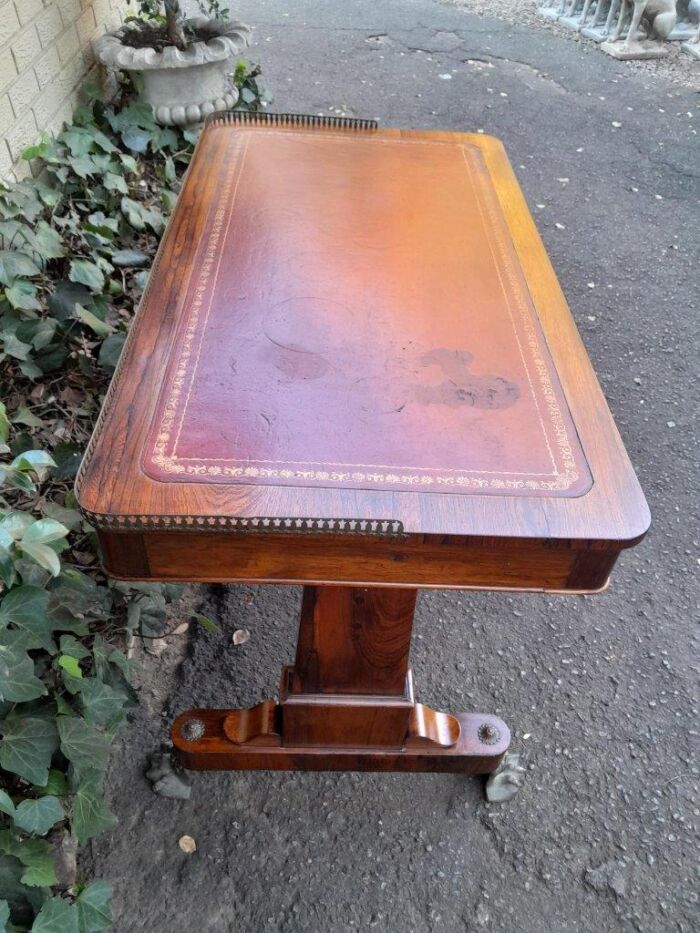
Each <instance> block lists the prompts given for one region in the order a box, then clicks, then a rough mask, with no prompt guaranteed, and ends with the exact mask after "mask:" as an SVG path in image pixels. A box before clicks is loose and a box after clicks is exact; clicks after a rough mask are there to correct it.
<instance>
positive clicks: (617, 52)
mask: <svg viewBox="0 0 700 933" xmlns="http://www.w3.org/2000/svg"><path fill="white" fill-rule="evenodd" d="M600 48H601V51H602V52H605V54H606V55H611V56H612V57H613V58H616V59H618V61H621V62H627V61H634V60H644V59H650V58H666V56H667V55H668V54H669V50H668V47H667V46H665V45H664V44H663V43H661V42H629V43H628V42H603V44H602V45H601V47H600Z"/></svg>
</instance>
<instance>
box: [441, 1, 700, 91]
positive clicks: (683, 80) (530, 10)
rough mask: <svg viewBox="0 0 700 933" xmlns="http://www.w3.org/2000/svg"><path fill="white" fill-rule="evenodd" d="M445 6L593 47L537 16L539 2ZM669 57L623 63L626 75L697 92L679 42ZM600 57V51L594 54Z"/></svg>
mask: <svg viewBox="0 0 700 933" xmlns="http://www.w3.org/2000/svg"><path fill="white" fill-rule="evenodd" d="M440 2H442V3H445V4H447V5H449V6H457V7H461V8H462V9H464V10H469V12H470V13H478V14H479V15H481V16H495V17H497V18H498V19H502V20H505V22H507V23H512V24H517V25H520V26H532V27H533V28H535V29H545V30H547V31H548V32H551V33H553V34H554V35H556V36H558V37H560V38H562V39H567V40H568V41H569V42H577V43H581V44H583V45H586V46H589V47H592V48H597V44H596V43H595V42H593V41H592V40H591V39H586V38H585V36H581V35H579V34H578V33H577V32H574V31H573V30H571V29H567V28H566V27H565V26H560V25H559V23H557V22H552V20H548V19H544V18H543V17H542V16H539V15H538V13H537V10H538V8H539V7H541V6H544V3H543V2H542V0H440ZM668 51H669V55H668V57H667V58H657V59H655V60H652V61H630V62H625V63H624V68H625V71H626V72H627V73H628V74H636V75H639V76H640V77H641V78H642V79H645V78H647V77H649V76H654V77H656V78H661V79H663V80H665V81H669V82H673V83H674V84H679V85H683V86H685V87H689V88H692V89H694V90H696V91H697V90H698V89H700V61H699V60H698V59H697V58H691V57H690V55H686V54H685V52H682V51H681V43H680V42H669V43H668ZM598 54H599V55H604V54H605V53H604V52H598Z"/></svg>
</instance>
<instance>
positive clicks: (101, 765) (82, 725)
mask: <svg viewBox="0 0 700 933" xmlns="http://www.w3.org/2000/svg"><path fill="white" fill-rule="evenodd" d="M56 725H57V726H58V734H59V736H60V739H61V751H62V752H63V754H64V755H65V756H66V758H67V759H68V760H69V761H71V762H72V763H73V766H74V768H75V770H76V771H77V772H79V773H82V772H84V771H86V770H88V769H91V768H97V769H99V770H100V771H104V769H105V768H106V767H107V760H108V759H109V752H110V741H109V738H108V736H106V735H105V734H104V733H103V732H99V731H98V730H97V729H96V728H95V727H94V726H93V725H92V724H91V723H89V722H87V721H86V720H85V719H83V718H82V717H81V716H59V717H58V718H57V720H56Z"/></svg>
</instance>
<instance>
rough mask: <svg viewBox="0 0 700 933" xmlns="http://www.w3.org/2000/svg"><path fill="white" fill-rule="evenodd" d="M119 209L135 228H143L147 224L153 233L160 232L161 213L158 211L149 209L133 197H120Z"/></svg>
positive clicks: (161, 224)
mask: <svg viewBox="0 0 700 933" xmlns="http://www.w3.org/2000/svg"><path fill="white" fill-rule="evenodd" d="M121 209H122V212H123V213H124V215H125V216H126V219H127V220H128V221H129V223H130V224H131V226H132V227H133V228H134V229H135V230H145V228H146V226H149V227H150V228H151V229H152V230H153V232H154V233H160V231H161V230H162V229H163V224H164V221H163V215H162V214H161V213H160V212H159V211H153V210H149V209H148V208H146V207H144V206H143V204H141V203H140V202H139V201H134V200H133V198H122V199H121Z"/></svg>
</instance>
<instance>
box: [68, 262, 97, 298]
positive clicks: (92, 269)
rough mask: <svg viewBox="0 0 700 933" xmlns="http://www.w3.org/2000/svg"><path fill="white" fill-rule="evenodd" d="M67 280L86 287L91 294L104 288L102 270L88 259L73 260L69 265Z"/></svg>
mask: <svg viewBox="0 0 700 933" xmlns="http://www.w3.org/2000/svg"><path fill="white" fill-rule="evenodd" d="M68 278H69V279H70V280H71V282H75V283H77V284H78V285H86V286H87V287H88V288H89V289H90V290H91V291H93V292H101V291H102V289H103V288H104V287H105V277H104V273H103V272H102V269H100V267H99V266H98V265H97V263H95V262H90V260H89V259H74V260H73V261H72V262H71V264H70V271H69V273H68Z"/></svg>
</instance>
